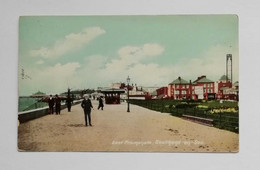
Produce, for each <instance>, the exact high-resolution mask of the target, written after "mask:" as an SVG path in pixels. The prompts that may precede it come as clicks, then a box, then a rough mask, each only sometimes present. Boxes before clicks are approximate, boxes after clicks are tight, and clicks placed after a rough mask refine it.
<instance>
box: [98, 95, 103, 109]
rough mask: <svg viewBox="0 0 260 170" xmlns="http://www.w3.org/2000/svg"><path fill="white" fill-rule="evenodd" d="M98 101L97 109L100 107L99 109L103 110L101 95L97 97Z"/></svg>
mask: <svg viewBox="0 0 260 170" xmlns="http://www.w3.org/2000/svg"><path fill="white" fill-rule="evenodd" d="M98 102H99V104H98V110H99V108H101V110H103V107H104V104H103V100H102V97H99V99H98Z"/></svg>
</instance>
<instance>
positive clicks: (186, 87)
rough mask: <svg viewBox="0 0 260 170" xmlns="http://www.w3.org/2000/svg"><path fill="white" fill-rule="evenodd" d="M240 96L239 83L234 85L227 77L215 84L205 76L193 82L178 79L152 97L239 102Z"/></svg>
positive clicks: (224, 76) (221, 78)
mask: <svg viewBox="0 0 260 170" xmlns="http://www.w3.org/2000/svg"><path fill="white" fill-rule="evenodd" d="M238 94H239V84H238V82H235V83H234V84H232V83H231V81H230V80H229V79H228V78H227V76H226V75H223V76H221V77H220V79H219V80H218V81H215V82H214V81H212V80H210V79H208V78H207V77H206V76H205V75H203V76H200V77H198V78H197V79H196V80H195V81H193V82H192V81H191V80H190V81H186V80H184V79H183V78H181V77H178V78H177V79H176V80H174V81H172V82H171V83H169V84H168V86H167V87H161V88H159V89H157V90H156V96H152V98H172V99H193V100H198V99H204V100H209V99H225V100H238Z"/></svg>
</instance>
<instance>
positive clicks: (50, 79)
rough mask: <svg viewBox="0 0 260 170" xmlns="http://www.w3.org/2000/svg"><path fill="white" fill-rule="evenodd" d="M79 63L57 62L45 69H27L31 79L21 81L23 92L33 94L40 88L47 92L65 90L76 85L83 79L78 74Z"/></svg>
mask: <svg viewBox="0 0 260 170" xmlns="http://www.w3.org/2000/svg"><path fill="white" fill-rule="evenodd" d="M79 67H80V64H79V63H76V62H72V63H67V64H64V65H62V64H60V63H58V64H56V65H54V66H51V67H46V68H44V69H38V68H36V69H35V68H34V69H27V74H28V75H30V77H32V79H31V80H27V81H21V82H20V83H21V86H20V85H19V86H20V87H21V92H23V93H27V94H32V93H34V92H36V91H38V90H40V91H43V92H46V93H52V94H53V93H58V92H64V91H66V90H67V88H68V87H76V86H78V83H79V82H80V81H81V80H80V78H79V77H77V76H76V70H77V69H78V68H79Z"/></svg>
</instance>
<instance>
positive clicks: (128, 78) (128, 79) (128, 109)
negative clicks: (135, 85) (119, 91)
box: [126, 76, 130, 112]
mask: <svg viewBox="0 0 260 170" xmlns="http://www.w3.org/2000/svg"><path fill="white" fill-rule="evenodd" d="M126 81H127V98H128V100H127V112H130V108H129V82H130V77H129V76H128V77H127V79H126Z"/></svg>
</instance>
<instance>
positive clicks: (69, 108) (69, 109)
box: [66, 96, 72, 112]
mask: <svg viewBox="0 0 260 170" xmlns="http://www.w3.org/2000/svg"><path fill="white" fill-rule="evenodd" d="M71 103H72V99H71V98H70V96H68V97H67V99H66V104H67V108H68V112H70V111H71Z"/></svg>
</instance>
